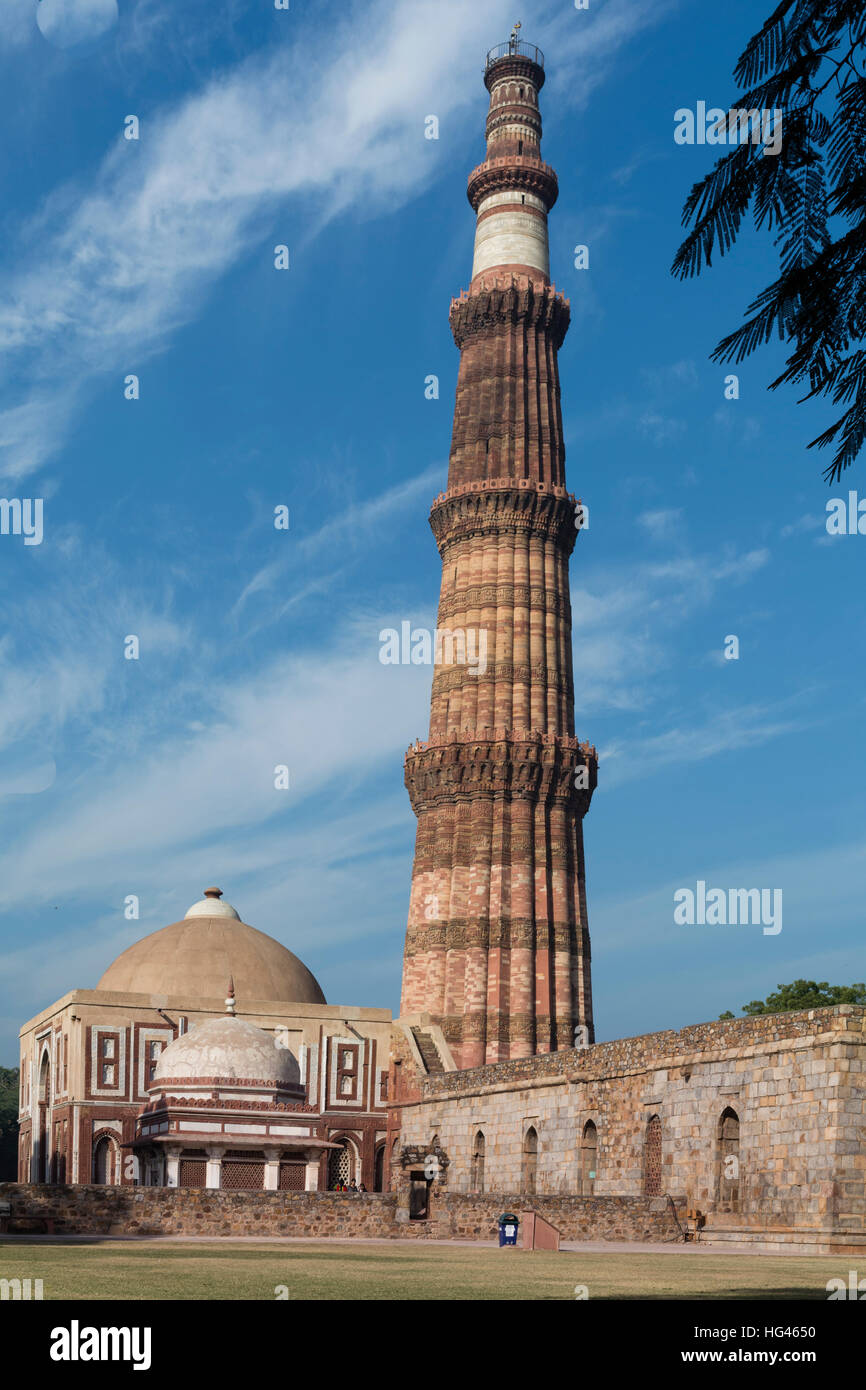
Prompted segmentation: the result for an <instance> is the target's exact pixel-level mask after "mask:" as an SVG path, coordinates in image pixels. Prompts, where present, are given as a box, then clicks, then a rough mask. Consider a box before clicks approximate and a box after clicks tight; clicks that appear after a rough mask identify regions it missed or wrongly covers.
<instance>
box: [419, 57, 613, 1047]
mask: <svg viewBox="0 0 866 1390" xmlns="http://www.w3.org/2000/svg"><path fill="white" fill-rule="evenodd" d="M542 62H543V59H542V56H541V54H540V53H539V51H538V50H537V49H535V48H532V47H531V46H529V45H526V44H519V43H518V42H517V41H516V39H512V40H511V42H510V43H508V44H504V45H503V46H502V49H501V50H498V51H497V50H494V52H493V53H492V54H491V55H490V58H489V60H488V66H487V70H486V73H485V78H484V80H485V85H486V87H487V90H488V91H489V93H490V109H489V112H488V116H487V129H486V136H487V158H486V159H485V161H484V163H483V164H479V165H478V167H477V168H476V169H473V170H472V173H471V174H470V176H469V187H468V196H469V201H470V203H471V204H472V207H473V209H474V210H475V213H476V216H477V223H476V231H475V255H474V260H473V265H472V281H471V284H470V286H469V290H468V292H466V291H464V292H463V293H462V294H461V295H460V298H459V299H455V300H454V301H453V303H452V305H451V329H452V332H453V334H454V341H455V342H456V344H457V346H458V347H459V349H460V372H459V376H458V380H457V404H456V407H455V411H454V432H453V437H452V443H451V458H450V465H449V470H448V489H447V491H446V492H444V493H440V495H439V497H438V498H437V499H436V501H435V503H434V505H433V510H432V513H431V516H430V524H431V526H432V528H433V534H434V535H435V537H436V543H437V545H438V547H439V553H440V555H441V557H442V589H441V594H440V599H439V615H438V625H439V626H440V627H447V628H451V629H455V628H456V629H463V630H467V631H475V630H478V629H481V630H483V631H484V632H485V633H486V635H487V650H488V652H490V653H491V654H492V655H491V658H490V659H488V662H487V668H486V670H485V671H484V672H483V673H480V672H479V673H476V672H473V671H471V670H470V669H469V668H468V667H467V666H465V665H462V666H461V665H448V666H439V667H438V668H437V670H436V673H435V676H434V679H433V695H432V700H431V711H430V736H429V739H428V741H427V742H426V743H417V744H416V745H415V746H414V747H413V748H410V749H409V752H408V754H407V756H406V786H407V787H408V789H409V795H410V797H411V799H412V807H413V809H414V811H415V814H416V815H417V817H418V833H417V841H416V848H415V866H414V871H413V875H412V896H411V902H410V908H409V926H408V931H407V934H406V954H405V965H404V973H403V995H402V1001H401V1012H402V1013H408V1014H412V1013H417V1012H422V1011H423V1012H426V1013H429V1014H430V1015H431V1017H432V1018H433V1019H434V1020H435V1021H436V1022H437V1023H439V1024H440V1025H441V1028H442V1032H443V1034H444V1036H445V1038H446V1040H447V1042H448V1043H449V1045H450V1048H451V1052H452V1055H453V1057H454V1059H455V1061H456V1063H457V1065H458V1066H459V1067H473V1066H478V1065H480V1064H481V1063H484V1062H498V1061H501V1060H505V1059H507V1058H510V1057H528V1056H532V1055H533V1054H534V1053H537V1052H550V1051H553V1050H555V1049H557V1048H562V1047H572V1046H573V1045H574V1042H575V1038H576V1037H578V1036H579V1037H582V1038H583V1040H584V1041H591V1040H592V1037H593V1025H592V994H591V986H590V963H589V962H590V950H589V930H588V927H587V920H586V892H585V886H584V857H583V827H582V821H583V817H584V815H585V814H586V811H587V810H588V808H589V801H590V797H591V796H592V791H593V788H594V786H595V779H596V755H595V749H594V748H590V747H588V746H587V745H585V744H581V743H579V742H578V740H577V739H576V738H575V737H574V681H573V676H572V655H571V603H570V599H569V583H568V561H569V556H570V555H571V552H572V549H573V547H574V543H575V539H576V537H577V533H578V521H579V519H580V515H581V513H580V511H579V508H578V507H577V505H576V503H575V499H574V497H573V496H572V495H571V494H570V493H569V492H567V491H566V487H565V446H564V443H563V435H562V410H561V406H560V390H559V367H558V362H557V354H558V351H559V348H560V346H561V344H562V341H563V338H564V337H565V334H566V331H567V329H568V322H569V308H568V301H567V300H566V299H565V298H564V297H563V295H562V294H560V293H559V292H558V291H557V290H556V289H555V288H554V287H553V285H552V284H551V282H550V274H549V257H548V243H547V217H548V213H549V211H550V209H551V208H552V207H553V205H554V203H555V202H556V198H557V192H558V187H557V180H556V174H555V173H554V171H553V169H551V167H550V165H548V164H545V163H544V161H543V159H542V158H541V116H540V114H539V107H538V94H539V92H540V90H541V87H542V85H543V83H544V68H543V66H542Z"/></svg>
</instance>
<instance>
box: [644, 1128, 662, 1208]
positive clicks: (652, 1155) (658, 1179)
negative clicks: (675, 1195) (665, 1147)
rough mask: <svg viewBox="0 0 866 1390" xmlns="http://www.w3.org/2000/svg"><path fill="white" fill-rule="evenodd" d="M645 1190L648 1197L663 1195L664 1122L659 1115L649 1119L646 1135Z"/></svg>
mask: <svg viewBox="0 0 866 1390" xmlns="http://www.w3.org/2000/svg"><path fill="white" fill-rule="evenodd" d="M643 1190H644V1195H645V1196H647V1197H660V1196H661V1195H662V1122H661V1120H660V1119H659V1117H658V1115H653V1116H652V1117H651V1119H650V1120H649V1121H648V1123H647V1127H646V1135H645V1136H644V1146H643Z"/></svg>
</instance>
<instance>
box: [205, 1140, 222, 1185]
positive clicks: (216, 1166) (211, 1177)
mask: <svg viewBox="0 0 866 1390" xmlns="http://www.w3.org/2000/svg"><path fill="white" fill-rule="evenodd" d="M205 1152H206V1153H207V1169H206V1171H205V1187H222V1185H223V1177H222V1174H223V1154H224V1153H225V1149H224V1148H216V1147H213V1146H211V1145H210V1144H209V1145H208V1147H207V1149H206V1150H205Z"/></svg>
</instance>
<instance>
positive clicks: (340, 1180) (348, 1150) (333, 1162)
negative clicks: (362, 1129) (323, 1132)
mask: <svg viewBox="0 0 866 1390" xmlns="http://www.w3.org/2000/svg"><path fill="white" fill-rule="evenodd" d="M336 1142H337V1143H338V1144H339V1145H340V1147H339V1148H338V1149H331V1151H330V1153H329V1155H328V1187H329V1189H330V1190H331V1191H333V1189H334V1188H335V1187H348V1186H349V1183H350V1182H353V1181H357V1179H356V1176H355V1175H356V1171H357V1160H358V1155H357V1152H356V1150H355V1146H354V1144H353V1143H352V1142H351V1140H349V1139H338V1140H336Z"/></svg>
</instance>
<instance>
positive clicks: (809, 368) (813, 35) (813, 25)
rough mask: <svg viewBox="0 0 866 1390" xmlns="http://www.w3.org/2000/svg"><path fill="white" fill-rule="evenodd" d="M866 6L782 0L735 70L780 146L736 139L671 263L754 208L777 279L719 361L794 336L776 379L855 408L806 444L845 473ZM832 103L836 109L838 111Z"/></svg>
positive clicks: (696, 260) (859, 324)
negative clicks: (776, 120) (773, 114)
mask: <svg viewBox="0 0 866 1390" xmlns="http://www.w3.org/2000/svg"><path fill="white" fill-rule="evenodd" d="M864 65H866V5H864V0H780V3H779V4H778V5H777V6H776V8H775V9H774V11H773V13H772V14H771V15H770V17H769V19H767V20H766V22H765V23H764V25H763V27H762V28H761V30H760V31H759V32H758V33H757V34H755V35H754V37H753V38H752V39H751V40H750V42H749V44H748V46H747V47H746V50H745V52H744V53H743V55H742V57H741V58H740V60H739V62H738V64H737V67H736V68H735V70H734V77H735V79H736V81H737V82H738V83H740V84H741V85H742V86H744V87H745V89H746V90H745V91H744V92H743V94H742V95H741V96H739V97H738V98H737V99H736V101H735V102H734V103H732V109H733V108H740V109H743V108H745V109H747V110H751V109H757V110H760V111H773V110H781V111H782V112H783V117H782V137H783V138H782V147H781V150H780V152H779V154H778V155H776V156H773V155H768V154H765V153H764V147H763V145H761V144H749V143H743V144H738V145H733V146H732V147H730V150H729V153H727V154H725V155H723V156H722V157H721V158H720V159H719V160H718V162H717V163H716V165H715V168H713V169H712V170H711V171H710V173H709V174H707V175H706V176H705V177H704V178H703V179H701V180H700V181H699V182H698V183H696V184H695V185H694V187H693V188H692V190H691V193H690V194H689V196H688V198H687V200H686V203H685V206H684V208H683V217H682V221H683V226H684V227H688V226H689V225H690V224H691V231H690V232H689V233H688V235H687V236H686V238H685V240H684V241H683V243H682V245H681V246H680V248H679V250H678V251H677V254H676V256H675V258H674V262H673V266H672V273H673V274H674V275H676V276H678V277H679V278H680V279H687V278H689V277H690V276H694V275H699V274H700V273H701V271H702V270H703V269H704V268H705V267H706V268H709V267H710V266H711V265H712V257H713V252H714V251H715V250H716V249H718V252H719V254H720V255H724V254H725V253H726V252H727V251H729V250H730V249H731V247H732V246H733V245H734V242H735V241H736V239H737V236H738V235H739V232H740V230H741V227H742V223H743V219H744V218H745V216H746V214H747V213H748V211H749V208H750V206H752V207H753V217H754V222H755V226H756V227H757V228H758V229H759V230H760V229H765V230H767V231H769V232H771V233H773V235H774V244H775V245H776V246H777V247H778V251H779V268H780V274H779V278H778V279H777V280H775V281H774V282H773V284H772V285H769V286H768V287H767V288H766V289H765V290H763V291H762V293H761V294H759V295H758V297H757V298H756V299H755V300H754V302H753V303H752V304H750V305H749V308H748V310H747V317H746V321H745V322H744V323H743V324H741V325H740V327H739V328H738V329H736V330H735V331H734V332H733V333H730V334H728V335H727V337H725V338H723V339H722V341H721V342H720V343H719V345H718V346H717V348H716V349H715V352H714V353H713V354H712V358H713V361H716V362H731V361H733V362H738V363H739V362H742V361H743V360H744V359H745V358H746V357H748V356H749V355H750V354H751V353H752V352H754V351H755V349H756V348H758V347H760V346H761V345H762V344H764V343H767V342H769V341H770V340H771V338H772V337H773V336H774V334H775V335H778V337H779V338H780V339H781V340H782V341H783V342H785V343H788V344H791V347H792V351H791V353H790V356H789V357H788V359H787V363H786V366H785V370H784V372H782V374H781V375H780V376H779V377H777V378H776V380H775V381H773V382H771V383H770V389H771V390H775V389H776V388H777V387H778V386H781V385H782V384H783V383H786V384H788V383H790V384H800V383H807V386H808V389H807V390H806V393H805V395H804V396H803V397H802V398H801V399H802V400H808V399H809V398H811V397H813V396H818V395H827V396H830V397H831V398H832V400H833V402H834V403H835V404H836V405H844V406H845V407H846V409H845V411H844V413H843V414H842V415H841V416H840V417H839V419H838V420H837V421H836V422H835V424H833V425H831V426H830V427H829V429H827V430H825V431H824V432H823V433H822V434H821V435H819V436H818V438H817V439H813V440H812V442H811V444H810V445H809V448H814V447H815V446H818V447H819V448H826V447H827V446H828V445H830V444H833V443H835V446H836V449H835V453H834V456H833V462H832V464H831V465H829V466H828V468H827V469H826V470H825V472H824V477H825V478H827V480H828V482H834V481H837V480H838V479H839V478H840V477H841V475H842V473H843V472H844V470H845V469H846V468H848V467H850V465H851V464H852V463H853V462H854V460H855V458H856V457H857V455H858V453H859V451H860V449H861V448H862V446H863V444H864V441H866V352H864V351H863V350H860V349H858V348H857V344H858V343H859V342H861V341H862V340H863V339H864V337H866V72H864ZM825 107H827V108H829V114H828V112H827V110H825Z"/></svg>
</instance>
